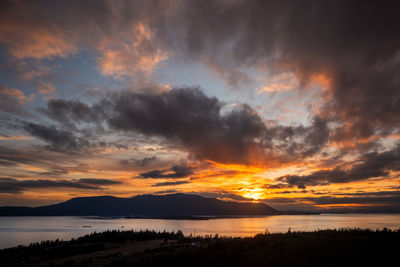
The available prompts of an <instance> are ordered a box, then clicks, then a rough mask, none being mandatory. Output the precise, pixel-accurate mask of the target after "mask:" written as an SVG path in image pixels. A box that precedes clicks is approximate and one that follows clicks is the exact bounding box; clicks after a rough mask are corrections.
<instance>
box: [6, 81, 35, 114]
mask: <svg viewBox="0 0 400 267" xmlns="http://www.w3.org/2000/svg"><path fill="white" fill-rule="evenodd" d="M0 95H1V97H0V110H3V111H6V112H9V113H13V114H20V115H22V114H26V112H25V111H24V110H22V106H25V105H26V104H27V103H28V102H31V101H33V100H34V99H35V96H34V95H33V94H31V95H29V96H26V95H25V94H24V93H23V92H22V91H21V90H18V89H15V88H9V87H7V86H4V85H3V86H0Z"/></svg>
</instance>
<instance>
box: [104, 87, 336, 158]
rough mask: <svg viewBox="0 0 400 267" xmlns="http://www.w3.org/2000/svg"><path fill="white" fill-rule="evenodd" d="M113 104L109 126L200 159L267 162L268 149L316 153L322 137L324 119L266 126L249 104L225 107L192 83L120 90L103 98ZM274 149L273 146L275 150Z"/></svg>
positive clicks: (323, 140)
mask: <svg viewBox="0 0 400 267" xmlns="http://www.w3.org/2000/svg"><path fill="white" fill-rule="evenodd" d="M103 102H105V105H107V106H109V107H112V109H110V110H111V112H110V115H108V118H107V120H108V123H109V125H110V126H111V127H112V128H114V129H117V130H123V131H127V132H129V131H133V132H139V133H142V134H145V135H155V136H160V137H164V138H166V139H168V140H169V141H172V142H176V143H178V144H181V145H183V146H184V147H185V148H186V149H187V150H189V151H190V152H191V153H193V154H194V155H195V156H196V157H197V158H199V159H210V160H214V161H218V162H234V163H250V162H256V161H259V162H264V163H265V162H266V160H267V159H268V154H274V153H276V152H282V151H285V152H286V154H289V155H291V157H296V156H300V155H301V156H302V157H307V156H310V155H313V154H315V153H316V152H318V151H319V150H320V148H321V147H322V146H323V145H324V144H325V143H326V142H327V140H328V136H329V130H328V126H327V125H328V122H327V121H325V120H323V119H321V118H319V117H314V119H313V120H312V122H311V125H310V126H309V127H303V126H299V127H294V126H293V127H292V126H285V127H283V126H274V127H266V125H265V124H264V121H263V120H262V118H261V117H260V116H259V115H258V114H257V112H256V111H254V110H253V109H252V108H251V107H249V106H248V105H244V104H243V105H237V106H235V107H233V108H229V109H228V110H226V111H225V110H223V108H227V106H226V105H225V104H224V103H222V102H220V101H219V100H218V99H216V98H211V97H208V96H206V95H205V94H204V93H203V92H202V91H201V90H199V89H196V88H177V89H173V90H170V91H168V92H164V93H161V94H138V93H131V92H124V93H119V94H114V95H112V96H110V97H109V98H108V99H105V100H103ZM274 150H276V151H274Z"/></svg>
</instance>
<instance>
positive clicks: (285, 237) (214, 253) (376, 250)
mask: <svg viewBox="0 0 400 267" xmlns="http://www.w3.org/2000/svg"><path fill="white" fill-rule="evenodd" d="M149 240H159V241H160V243H159V244H160V246H158V247H156V248H154V249H151V250H145V251H143V252H140V253H139V252H135V253H133V252H132V253H125V252H124V253H122V252H121V253H119V252H117V253H116V252H115V248H118V247H123V246H124V245H126V244H125V243H133V242H136V241H149ZM172 240H173V241H172ZM169 241H171V242H169ZM110 244H111V246H112V248H113V254H110V256H109V257H108V258H107V259H108V260H104V261H103V260H102V259H100V260H99V259H92V258H91V257H87V258H86V259H85V260H80V259H79V258H76V257H74V256H75V255H76V256H78V255H83V254H89V253H92V252H95V251H107V249H110ZM113 244H114V245H113ZM118 244H120V245H118ZM399 251H400V229H399V230H390V229H382V230H376V231H372V230H361V229H339V230H319V231H314V232H292V231H290V229H289V231H288V232H287V233H269V232H268V231H266V232H265V233H260V234H257V235H255V236H254V237H246V238H238V237H220V236H218V235H214V236H211V235H209V236H203V237H200V236H192V235H190V236H184V235H183V234H182V232H181V231H178V232H166V231H164V232H156V231H148V230H147V231H106V232H102V233H92V234H88V235H85V236H82V237H79V238H76V239H72V240H70V241H61V240H55V241H44V242H40V243H33V244H31V245H29V246H26V247H22V246H21V247H16V248H11V249H5V250H1V251H0V259H1V261H0V266H7V267H9V266H24V265H29V264H33V265H37V264H39V263H41V262H46V261H47V262H48V261H49V260H52V259H64V258H67V259H68V260H65V261H62V260H61V261H56V262H58V263H52V264H53V265H54V264H56V265H57V264H61V265H60V266H83V265H85V266H86V265H91V264H92V265H93V266H104V265H110V266H130V265H139V266H152V265H165V264H166V263H168V264H174V265H177V266H180V265H194V266H199V265H213V266H214V265H222V266H243V265H248V266H250V265H251V264H253V265H261V266H263V265H266V266H293V265H296V266H342V265H344V266H348V265H354V266H362V265H366V266H370V265H372V264H375V265H381V266H386V265H387V264H389V263H390V262H391V261H393V260H396V261H397V255H398V252H399ZM110 253H111V252H110ZM71 257H72V258H71ZM110 259H111V260H110ZM82 264H83V265H82ZM39 265H40V264H39Z"/></svg>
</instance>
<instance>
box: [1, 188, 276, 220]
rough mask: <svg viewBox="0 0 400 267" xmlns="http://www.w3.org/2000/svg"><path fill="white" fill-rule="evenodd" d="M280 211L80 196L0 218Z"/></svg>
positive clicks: (210, 202)
mask: <svg viewBox="0 0 400 267" xmlns="http://www.w3.org/2000/svg"><path fill="white" fill-rule="evenodd" d="M276 214H280V212H279V211H277V210H275V209H273V208H271V207H269V206H267V205H265V204H263V203H241V202H229V201H222V200H219V199H215V198H206V197H202V196H198V195H189V194H169V195H140V196H135V197H132V198H118V197H112V196H98V197H79V198H73V199H70V200H68V201H65V202H62V203H58V204H54V205H49V206H42V207H36V208H30V207H0V216H104V217H115V216H132V217H180V216H256V215H276Z"/></svg>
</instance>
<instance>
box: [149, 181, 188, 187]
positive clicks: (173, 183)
mask: <svg viewBox="0 0 400 267" xmlns="http://www.w3.org/2000/svg"><path fill="white" fill-rule="evenodd" d="M189 183H190V182H189V181H175V182H163V183H156V184H153V185H152V187H159V186H173V185H181V184H189Z"/></svg>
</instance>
